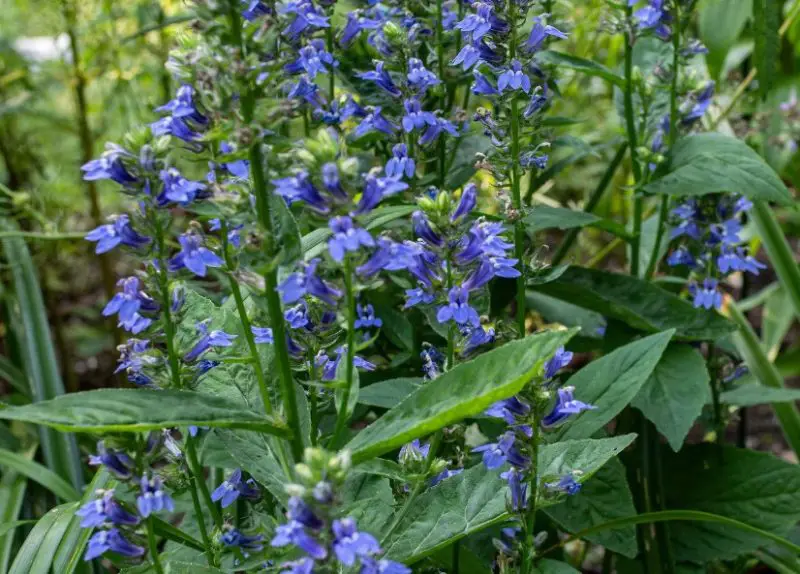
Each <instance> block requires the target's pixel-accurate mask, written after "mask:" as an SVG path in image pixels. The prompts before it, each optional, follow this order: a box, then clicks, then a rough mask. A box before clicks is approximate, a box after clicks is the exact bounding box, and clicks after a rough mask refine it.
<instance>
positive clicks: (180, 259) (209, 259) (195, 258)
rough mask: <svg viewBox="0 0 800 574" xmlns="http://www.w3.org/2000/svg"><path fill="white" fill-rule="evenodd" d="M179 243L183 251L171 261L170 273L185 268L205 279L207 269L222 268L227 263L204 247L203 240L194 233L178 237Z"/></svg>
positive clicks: (190, 232)
mask: <svg viewBox="0 0 800 574" xmlns="http://www.w3.org/2000/svg"><path fill="white" fill-rule="evenodd" d="M178 242H179V243H180V244H181V250H180V251H179V252H178V253H177V254H176V255H175V256H174V257H173V258H172V259H170V260H169V264H168V268H169V270H170V271H177V270H179V269H183V268H184V267H185V268H186V269H188V270H189V271H191V272H192V273H194V274H195V275H197V276H198V277H205V276H206V268H207V267H222V265H223V264H224V263H225V262H224V261H223V260H222V259H221V258H220V257H219V256H218V255H217V254H216V253H214V252H213V251H211V250H209V249H207V248H206V247H203V238H202V237H201V236H200V235H199V234H197V233H195V232H193V231H189V232H188V233H184V234H183V235H181V236H180V237H178Z"/></svg>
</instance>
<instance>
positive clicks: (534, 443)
mask: <svg viewBox="0 0 800 574" xmlns="http://www.w3.org/2000/svg"><path fill="white" fill-rule="evenodd" d="M539 413H540V411H539V405H537V404H536V403H535V402H534V403H533V413H532V414H533V421H534V424H532V425H531V427H532V431H533V434H532V436H531V439H530V447H531V468H530V479H529V482H528V491H529V492H528V510H527V517H526V520H525V546H526V548H525V556H526V566H525V570H524V572H525V573H528V572H532V571H533V561H534V559H535V558H536V546H535V545H534V538H535V536H536V532H535V530H536V502H537V501H536V497H537V496H539V442H540V440H541V425H540V424H539Z"/></svg>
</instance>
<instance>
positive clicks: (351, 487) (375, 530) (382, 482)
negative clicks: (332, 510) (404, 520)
mask: <svg viewBox="0 0 800 574" xmlns="http://www.w3.org/2000/svg"><path fill="white" fill-rule="evenodd" d="M342 504H343V505H344V511H343V512H344V514H345V515H346V516H351V517H353V518H354V519H355V521H356V523H357V524H358V527H359V529H361V530H364V531H366V532H370V533H372V534H373V535H375V536H377V535H378V534H379V533H380V532H381V531H382V530H383V529H384V527H385V526H386V523H387V521H388V520H389V517H390V516H391V515H392V510H393V509H394V496H392V486H391V484H390V483H389V479H388V478H386V477H383V476H375V475H371V474H351V475H350V476H349V477H348V478H347V481H346V482H345V484H344V487H343V488H342Z"/></svg>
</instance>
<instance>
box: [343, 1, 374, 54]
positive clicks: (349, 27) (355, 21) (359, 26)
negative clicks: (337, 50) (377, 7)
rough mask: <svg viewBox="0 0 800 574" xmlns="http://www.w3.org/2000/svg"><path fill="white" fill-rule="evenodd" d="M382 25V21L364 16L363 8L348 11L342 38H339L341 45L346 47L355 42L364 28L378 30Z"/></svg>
mask: <svg viewBox="0 0 800 574" xmlns="http://www.w3.org/2000/svg"><path fill="white" fill-rule="evenodd" d="M380 26H381V22H380V21H379V20H375V19H372V18H366V17H364V15H363V12H362V11H361V10H353V11H351V12H348V13H347V23H346V24H345V26H344V29H343V30H342V36H341V38H339V45H340V46H342V47H343V48H346V47H348V46H349V45H350V44H352V43H353V40H355V38H356V36H358V35H359V34H360V33H361V32H362V31H363V30H376V29H378V28H379V27H380Z"/></svg>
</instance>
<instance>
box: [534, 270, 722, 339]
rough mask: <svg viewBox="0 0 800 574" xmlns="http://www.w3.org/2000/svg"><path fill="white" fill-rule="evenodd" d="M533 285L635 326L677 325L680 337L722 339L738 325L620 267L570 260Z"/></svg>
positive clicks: (651, 328) (649, 329)
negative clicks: (601, 267) (618, 270)
mask: <svg viewBox="0 0 800 574" xmlns="http://www.w3.org/2000/svg"><path fill="white" fill-rule="evenodd" d="M531 289H533V290H534V291H539V292H541V293H545V294H546V295H550V296H551V297H555V298H556V299H560V300H562V301H567V302H568V303H572V304H574V305H577V306H579V307H583V308H584V309H590V310H592V311H595V312H597V313H600V314H601V315H603V316H605V317H607V318H614V319H618V320H620V321H622V322H624V323H627V324H628V325H630V326H631V327H634V328H635V329H641V330H643V331H647V332H651V333H652V332H658V331H664V330H667V329H675V331H676V336H675V338H676V339H677V340H683V341H702V340H707V339H717V338H719V337H721V336H723V335H725V334H727V333H729V332H731V331H733V330H734V329H735V327H734V325H733V324H732V323H731V322H730V321H727V320H726V319H725V318H724V317H722V316H721V315H719V314H718V313H715V312H713V311H707V310H705V309H696V308H694V307H693V306H692V304H691V303H690V302H689V301H686V300H684V299H681V298H680V297H678V296H676V295H673V294H672V293H670V292H669V291H665V290H664V289H661V288H660V287H657V286H656V285H653V284H652V283H649V282H647V281H643V280H641V279H638V278H636V277H631V276H629V275H622V274H619V273H610V272H608V271H599V270H596V269H585V268H583V267H575V266H571V267H570V268H569V269H567V270H566V272H565V273H564V274H563V275H561V276H560V277H559V278H558V279H556V280H555V281H551V282H550V283H544V284H541V285H534V286H531Z"/></svg>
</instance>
